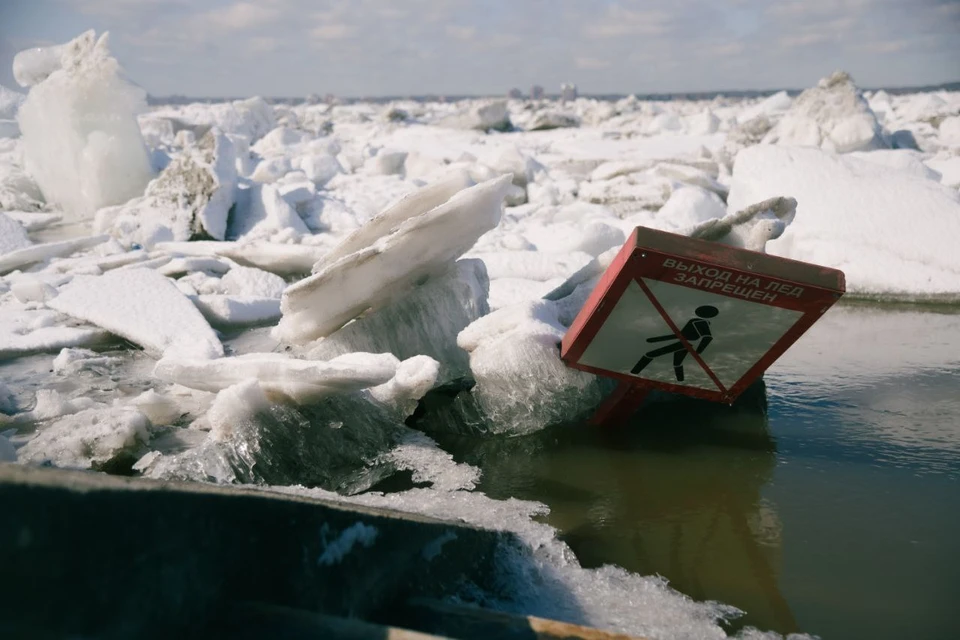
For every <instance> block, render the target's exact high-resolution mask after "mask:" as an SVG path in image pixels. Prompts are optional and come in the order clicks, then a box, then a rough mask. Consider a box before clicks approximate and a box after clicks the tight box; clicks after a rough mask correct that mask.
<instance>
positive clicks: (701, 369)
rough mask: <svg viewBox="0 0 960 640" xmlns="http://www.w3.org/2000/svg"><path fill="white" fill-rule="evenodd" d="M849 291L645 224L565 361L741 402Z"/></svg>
mask: <svg viewBox="0 0 960 640" xmlns="http://www.w3.org/2000/svg"><path fill="white" fill-rule="evenodd" d="M843 291H844V278H843V273H841V272H840V271H837V270H835V269H827V268H824V267H819V266H817V265H812V264H807V263H803V262H796V261H793V260H786V259H784V258H778V257H775V256H771V255H767V254H762V253H756V252H753V251H746V250H744V249H736V248H733V247H727V246H723V245H718V244H715V243H711V242H706V241H703V240H693V239H691V238H687V237H685V236H678V235H675V234H672V233H666V232H663V231H656V230H653V229H646V228H643V227H638V228H637V229H636V230H635V231H634V233H633V234H632V235H631V236H630V239H629V240H628V241H627V243H626V244H625V245H624V247H623V249H621V251H620V253H619V254H618V255H617V257H616V258H615V259H614V261H613V263H612V264H611V265H610V267H609V268H608V269H607V271H606V273H604V275H603V277H602V278H601V280H600V282H599V283H598V284H597V286H596V288H595V289H594V291H593V293H592V294H591V295H590V298H589V299H588V300H587V302H586V304H584V306H583V309H582V310H581V311H580V314H579V315H578V316H577V318H576V319H575V320H574V322H573V324H572V325H571V327H570V330H569V331H568V332H567V334H566V335H565V336H564V339H563V345H562V349H561V357H562V358H563V360H564V361H565V362H566V363H567V364H568V365H569V366H572V367H576V368H578V369H583V370H586V371H591V372H593V373H597V374H600V375H605V376H610V377H614V378H618V379H620V380H622V381H624V382H626V383H629V384H631V385H637V384H640V385H642V386H644V387H648V388H649V387H656V388H661V389H665V390H667V391H672V392H676V393H684V394H687V395H692V396H696V397H700V398H704V399H707V400H716V401H721V402H732V401H733V400H734V399H735V398H736V397H737V396H738V395H740V393H742V392H743V391H744V390H745V389H746V388H747V387H748V386H749V385H750V384H751V383H752V382H753V381H754V380H756V379H757V378H758V377H759V376H760V375H761V374H762V373H763V372H764V370H766V369H767V368H768V367H769V366H770V365H771V364H773V362H774V361H775V360H776V359H777V358H778V357H780V355H781V354H782V353H783V352H784V351H786V350H787V348H788V347H789V346H790V345H791V344H793V343H794V342H795V341H796V340H797V338H799V337H800V336H801V335H802V334H803V333H804V332H805V331H806V330H807V329H808V328H810V326H811V325H812V324H813V323H814V322H816V320H817V319H818V318H819V317H820V316H821V315H822V314H823V313H824V312H826V311H827V309H829V308H830V306H831V305H832V304H833V303H835V302H836V301H837V300H838V299H839V298H840V296H841V295H842V294H843Z"/></svg>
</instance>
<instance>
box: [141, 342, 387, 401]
mask: <svg viewBox="0 0 960 640" xmlns="http://www.w3.org/2000/svg"><path fill="white" fill-rule="evenodd" d="M399 365H400V361H399V360H398V359H397V358H396V357H395V356H393V355H390V354H386V353H381V354H372V353H350V354H346V355H343V356H340V357H337V358H334V359H333V360H329V361H323V360H300V359H298V358H293V357H291V356H289V355H287V354H283V353H251V354H247V355H243V356H236V357H232V358H220V359H217V360H195V359H183V358H176V357H169V358H164V359H162V360H160V361H159V362H157V365H156V367H155V368H154V371H153V373H154V375H155V376H156V377H157V378H159V379H161V380H166V381H167V382H175V383H176V384H180V385H183V386H185V387H190V388H191V389H199V390H201V391H215V392H216V391H222V390H223V389H226V388H228V387H232V386H234V385H236V384H239V383H241V382H244V381H245V380H250V379H253V380H257V381H258V382H259V384H260V387H261V388H262V389H263V390H264V392H266V393H267V394H268V396H273V397H274V399H288V400H291V401H293V402H297V403H308V402H314V401H316V400H319V399H321V398H324V397H327V396H331V395H337V394H342V393H350V392H352V391H359V390H361V389H368V388H370V387H375V386H378V385H381V384H384V383H386V382H389V381H390V379H391V378H393V376H394V375H395V374H396V373H397V367H398V366H399Z"/></svg>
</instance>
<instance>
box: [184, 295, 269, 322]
mask: <svg viewBox="0 0 960 640" xmlns="http://www.w3.org/2000/svg"><path fill="white" fill-rule="evenodd" d="M190 299H191V300H192V301H193V303H194V304H195V305H197V309H199V310H200V313H202V314H203V317H204V318H206V320H207V321H208V322H210V324H213V325H216V326H244V325H251V324H264V323H271V322H275V321H277V320H279V319H280V315H281V314H280V299H279V297H276V298H275V297H269V298H268V297H263V296H250V295H237V296H231V295H220V294H206V295H199V296H191V297H190Z"/></svg>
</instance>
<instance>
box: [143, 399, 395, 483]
mask: <svg viewBox="0 0 960 640" xmlns="http://www.w3.org/2000/svg"><path fill="white" fill-rule="evenodd" d="M249 408H252V409H254V412H253V413H243V414H242V415H238V416H233V417H232V418H231V423H232V429H231V431H230V433H229V434H227V437H226V438H225V439H224V440H217V439H214V438H213V437H208V439H207V440H206V441H205V442H204V443H202V444H200V445H199V446H196V447H194V448H192V449H189V450H187V451H184V452H182V453H177V454H174V455H160V456H156V455H152V456H151V459H150V460H146V461H144V464H143V465H138V466H141V468H142V469H143V474H144V475H145V476H146V477H149V478H158V479H165V480H188V481H197V482H216V483H221V484H238V483H240V484H261V485H262V484H270V485H286V484H301V485H304V486H314V487H323V488H325V489H329V490H331V491H337V492H339V493H348V494H349V493H357V492H360V491H364V490H366V489H368V488H369V487H371V486H373V485H374V484H375V483H377V482H379V481H380V480H383V479H384V478H386V477H388V476H390V475H392V474H393V473H395V472H396V465H395V464H393V463H392V462H390V461H388V460H382V459H381V456H383V455H384V454H386V453H387V452H388V451H390V450H391V449H392V448H393V447H394V446H395V444H396V443H397V442H399V441H400V439H401V437H402V436H403V435H405V434H407V433H409V429H407V428H406V427H404V426H403V425H401V424H400V423H399V422H397V421H396V420H395V418H394V415H393V414H392V412H390V411H389V410H388V409H386V408H385V407H383V406H382V405H381V404H380V403H379V402H376V401H374V400H372V399H371V398H370V397H369V396H368V395H366V394H364V393H341V394H338V395H331V396H327V397H324V398H322V399H320V400H318V401H316V402H313V403H311V404H310V405H308V406H299V407H298V406H293V405H291V404H288V403H273V404H269V405H268V406H266V407H264V406H262V404H259V403H257V404H255V405H253V406H251V407H249Z"/></svg>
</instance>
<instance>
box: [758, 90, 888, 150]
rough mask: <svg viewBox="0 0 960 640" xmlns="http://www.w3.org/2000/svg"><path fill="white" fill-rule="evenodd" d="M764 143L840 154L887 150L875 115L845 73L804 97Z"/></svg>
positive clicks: (801, 96) (807, 92)
mask: <svg viewBox="0 0 960 640" xmlns="http://www.w3.org/2000/svg"><path fill="white" fill-rule="evenodd" d="M764 142H766V143H777V144H783V145H797V146H812V147H822V148H824V149H828V150H831V151H838V152H845V151H863V150H868V149H877V148H882V147H885V146H886V144H885V143H884V142H883V139H882V136H881V131H880V124H879V123H878V122H877V117H876V115H875V114H874V113H873V111H871V110H870V105H869V104H868V103H867V101H866V100H865V99H864V98H863V96H862V95H861V94H860V91H859V89H857V87H856V85H854V84H853V79H852V78H850V76H849V75H847V74H846V73H843V72H837V73H834V74H833V75H831V76H829V77H827V78H824V79H823V80H821V81H820V83H819V84H818V85H817V86H816V87H813V88H811V89H807V90H806V91H804V92H803V93H801V94H800V96H799V97H797V99H796V100H795V101H794V103H793V105H792V106H791V108H790V110H789V111H788V112H787V113H786V114H785V115H784V116H783V118H782V119H781V120H780V121H779V122H778V123H777V124H776V125H775V126H774V127H773V129H772V130H771V131H770V133H768V134H767V135H766V137H765V138H764Z"/></svg>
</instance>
